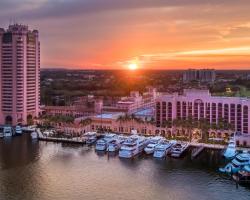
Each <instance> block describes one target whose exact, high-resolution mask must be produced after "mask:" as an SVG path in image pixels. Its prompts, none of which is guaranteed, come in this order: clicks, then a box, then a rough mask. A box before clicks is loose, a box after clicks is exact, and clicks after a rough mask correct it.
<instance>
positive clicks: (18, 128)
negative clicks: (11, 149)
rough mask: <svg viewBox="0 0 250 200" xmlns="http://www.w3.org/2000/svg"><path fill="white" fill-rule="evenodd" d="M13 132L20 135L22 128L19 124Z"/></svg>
mask: <svg viewBox="0 0 250 200" xmlns="http://www.w3.org/2000/svg"><path fill="white" fill-rule="evenodd" d="M15 133H16V135H22V133H23V131H22V128H21V127H20V126H16V128H15Z"/></svg>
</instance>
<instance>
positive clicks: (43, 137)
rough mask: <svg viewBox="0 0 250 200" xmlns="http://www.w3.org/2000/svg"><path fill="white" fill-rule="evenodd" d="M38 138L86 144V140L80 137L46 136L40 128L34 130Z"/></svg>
mask: <svg viewBox="0 0 250 200" xmlns="http://www.w3.org/2000/svg"><path fill="white" fill-rule="evenodd" d="M36 132H37V136H38V140H41V141H48V142H62V143H71V144H82V145H83V144H86V141H85V140H83V139H82V138H80V137H75V138H58V137H46V136H44V135H43V134H42V132H41V131H40V129H37V130H36Z"/></svg>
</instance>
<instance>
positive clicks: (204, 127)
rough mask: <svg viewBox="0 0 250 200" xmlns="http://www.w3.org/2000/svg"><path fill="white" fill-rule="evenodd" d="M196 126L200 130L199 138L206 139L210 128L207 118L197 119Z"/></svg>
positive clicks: (205, 140)
mask: <svg viewBox="0 0 250 200" xmlns="http://www.w3.org/2000/svg"><path fill="white" fill-rule="evenodd" d="M198 128H199V129H200V130H201V139H202V141H204V142H207V141H208V131H209V129H210V128H211V125H210V123H209V122H208V120H207V119H204V118H202V119H199V121H198Z"/></svg>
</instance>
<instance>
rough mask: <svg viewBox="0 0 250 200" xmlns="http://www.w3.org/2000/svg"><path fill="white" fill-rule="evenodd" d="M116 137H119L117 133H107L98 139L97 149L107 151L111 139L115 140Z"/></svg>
mask: <svg viewBox="0 0 250 200" xmlns="http://www.w3.org/2000/svg"><path fill="white" fill-rule="evenodd" d="M115 138H117V135H116V134H113V133H108V134H105V135H104V137H103V138H102V139H99V140H97V142H96V146H95V149H96V150H97V151H106V150H107V147H108V144H109V143H110V142H111V141H113V140H115Z"/></svg>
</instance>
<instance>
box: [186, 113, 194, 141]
mask: <svg viewBox="0 0 250 200" xmlns="http://www.w3.org/2000/svg"><path fill="white" fill-rule="evenodd" d="M195 124H196V123H195V121H194V119H193V118H192V117H191V116H189V117H188V118H187V119H186V120H184V123H183V127H184V128H185V129H186V130H187V133H188V137H189V141H190V142H191V140H192V130H193V129H194V128H195Z"/></svg>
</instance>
